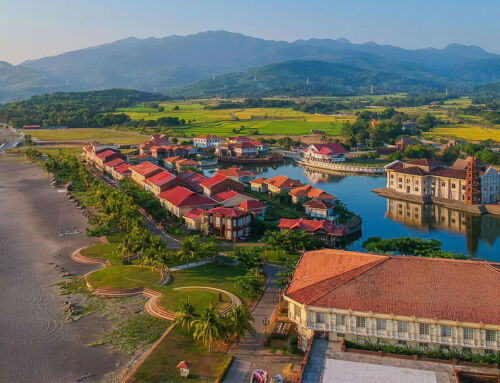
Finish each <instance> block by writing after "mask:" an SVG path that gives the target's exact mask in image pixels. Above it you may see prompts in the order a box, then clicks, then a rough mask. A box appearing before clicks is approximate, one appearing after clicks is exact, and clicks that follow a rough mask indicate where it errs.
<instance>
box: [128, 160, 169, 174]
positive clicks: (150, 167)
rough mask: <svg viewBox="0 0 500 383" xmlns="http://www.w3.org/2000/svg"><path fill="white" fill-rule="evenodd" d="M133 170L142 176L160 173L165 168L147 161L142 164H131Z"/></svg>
mask: <svg viewBox="0 0 500 383" xmlns="http://www.w3.org/2000/svg"><path fill="white" fill-rule="evenodd" d="M130 169H131V170H133V171H134V172H136V173H139V174H140V175H142V176H145V177H146V176H148V175H152V174H153V172H155V173H158V172H160V171H161V170H163V169H162V168H161V167H160V166H158V165H155V164H153V163H152V162H149V161H145V162H143V163H142V164H139V165H135V166H131V167H130Z"/></svg>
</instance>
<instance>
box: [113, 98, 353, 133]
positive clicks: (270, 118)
mask: <svg viewBox="0 0 500 383" xmlns="http://www.w3.org/2000/svg"><path fill="white" fill-rule="evenodd" d="M160 105H161V106H162V107H163V108H164V109H165V111H163V112H159V111H158V109H156V108H144V107H141V106H137V107H132V108H121V109H119V110H118V112H121V113H126V114H127V115H129V116H130V118H131V119H133V120H140V119H144V120H153V119H154V120H156V119H158V118H160V117H178V118H179V119H184V121H186V125H185V126H179V127H175V128H174V130H176V131H178V132H180V133H182V134H184V135H185V136H193V135H200V134H207V133H211V134H217V135H220V136H231V135H234V134H235V133H236V132H235V130H236V131H237V134H240V135H250V134H252V135H253V134H264V135H284V134H289V135H303V134H309V133H310V132H311V130H312V129H319V130H324V131H325V132H326V134H327V135H338V134H339V133H340V128H341V126H342V123H344V122H347V121H351V122H352V121H354V120H355V118H354V117H349V116H347V117H344V116H334V115H326V114H307V113H303V112H300V111H296V110H294V109H292V108H247V109H236V108H234V109H216V110H210V109H205V105H204V104H201V103H199V102H179V103H177V102H167V103H161V104H160ZM176 106H178V107H179V109H178V110H175V109H174V108H175V107H176Z"/></svg>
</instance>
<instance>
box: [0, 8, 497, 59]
mask: <svg viewBox="0 0 500 383" xmlns="http://www.w3.org/2000/svg"><path fill="white" fill-rule="evenodd" d="M499 16H500V1H499V0H479V1H477V0H476V1H470V0H467V1H465V0H453V1H452V0H433V1H430V0H419V1H417V0H399V1H396V0H348V1H345V0H343V1H337V0H323V1H319V0H302V1H298V0H266V1H261V0H253V1H252V0H246V1H240V0H232V1H230V0H178V1H171V0H120V1H118V0H45V1H42V0H0V25H1V28H2V29H1V31H0V60H5V61H9V62H11V63H14V64H17V63H19V62H21V61H23V60H26V59H32V58H38V57H43V56H49V55H54V54H59V53H62V52H65V51H68V50H73V49H79V48H84V47H87V46H92V45H98V44H101V43H105V42H111V41H114V40H118V39H121V38H125V37H128V36H136V37H141V38H144V37H150V36H155V37H162V36H168V35H172V34H178V35H186V34H191V33H196V32H200V31H206V30H217V29H225V30H228V31H232V32H240V33H243V34H247V35H251V36H255V37H261V38H266V39H277V40H287V41H293V40H296V39H300V38H305V39H307V38H311V37H318V38H337V37H346V38H348V39H349V40H351V41H352V42H356V43H360V42H366V41H375V42H377V43H381V44H393V45H397V46H401V47H405V48H423V47H429V46H432V47H438V48H441V47H444V46H446V45H447V44H449V43H455V42H457V43H462V44H467V45H469V44H475V45H479V46H481V47H483V48H485V49H486V50H489V51H493V52H497V53H500V38H499V36H500V23H499V22H498V17H499Z"/></svg>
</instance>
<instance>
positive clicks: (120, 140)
mask: <svg viewBox="0 0 500 383" xmlns="http://www.w3.org/2000/svg"><path fill="white" fill-rule="evenodd" d="M24 132H25V133H26V134H30V135H31V136H32V137H33V138H36V139H39V140H42V141H51V142H76V141H84V142H87V141H92V140H98V141H100V142H101V143H114V144H122V145H127V144H138V143H140V142H143V141H145V140H146V139H147V136H145V135H143V134H139V133H135V132H121V131H118V130H112V129H97V128H82V129H40V130H28V131H24ZM80 149H81V148H80Z"/></svg>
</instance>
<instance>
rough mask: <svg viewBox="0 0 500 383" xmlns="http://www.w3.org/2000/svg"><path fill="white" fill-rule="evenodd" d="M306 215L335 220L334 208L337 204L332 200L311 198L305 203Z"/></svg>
mask: <svg viewBox="0 0 500 383" xmlns="http://www.w3.org/2000/svg"><path fill="white" fill-rule="evenodd" d="M303 206H304V209H305V210H306V215H307V216H309V217H312V218H319V219H328V220H329V221H334V220H335V218H336V217H335V215H334V213H333V208H334V207H335V204H334V203H333V202H330V201H318V200H314V199H313V200H310V201H307V202H305V203H304V205H303Z"/></svg>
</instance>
